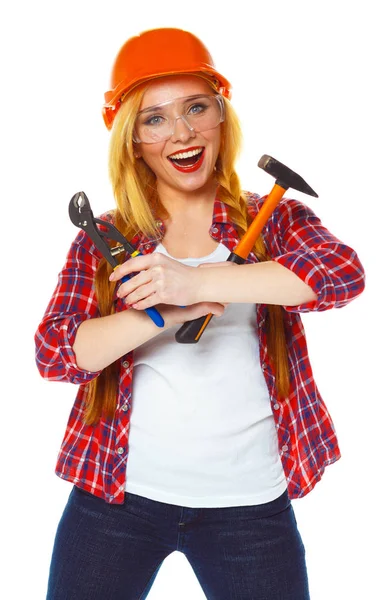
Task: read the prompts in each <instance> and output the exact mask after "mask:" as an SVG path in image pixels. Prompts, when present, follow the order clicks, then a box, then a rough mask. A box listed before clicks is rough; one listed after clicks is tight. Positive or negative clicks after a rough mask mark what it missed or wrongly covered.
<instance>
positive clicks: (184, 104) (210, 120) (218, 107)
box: [133, 94, 225, 144]
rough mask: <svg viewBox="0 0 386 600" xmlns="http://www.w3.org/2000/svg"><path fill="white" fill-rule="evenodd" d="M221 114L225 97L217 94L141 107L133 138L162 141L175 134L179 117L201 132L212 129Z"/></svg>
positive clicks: (137, 141)
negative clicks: (142, 108)
mask: <svg viewBox="0 0 386 600" xmlns="http://www.w3.org/2000/svg"><path fill="white" fill-rule="evenodd" d="M224 118H225V108H224V99H223V97H222V96H221V95H220V94H216V95H209V94H200V95H195V96H185V97H183V98H176V99H175V100H169V101H168V102H162V104H157V105H156V106H150V107H148V108H145V109H144V110H141V111H140V112H139V113H138V115H137V118H136V121H135V126H134V133H133V141H134V142H136V143H141V142H142V143H143V144H156V143H157V142H164V141H166V140H168V139H169V138H171V137H172V135H173V134H174V131H175V128H176V125H177V121H178V120H179V119H180V120H181V122H183V123H184V125H185V127H187V128H188V129H189V130H190V131H195V132H200V131H208V130H209V129H214V128H215V127H217V125H219V123H222V122H223V121H224Z"/></svg>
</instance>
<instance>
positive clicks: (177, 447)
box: [126, 243, 287, 508]
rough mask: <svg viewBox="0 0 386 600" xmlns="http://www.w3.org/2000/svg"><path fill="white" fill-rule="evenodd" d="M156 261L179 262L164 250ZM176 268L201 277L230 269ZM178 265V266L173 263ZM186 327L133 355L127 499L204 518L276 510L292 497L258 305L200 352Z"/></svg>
mask: <svg viewBox="0 0 386 600" xmlns="http://www.w3.org/2000/svg"><path fill="white" fill-rule="evenodd" d="M155 252H161V253H163V254H165V255H166V256H170V254H168V252H167V251H166V249H165V248H164V247H163V245H162V244H159V245H158V246H157V248H156V249H155ZM229 254H230V251H229V250H228V248H227V247H226V246H225V245H223V244H221V243H220V244H219V245H218V247H217V248H216V249H215V250H214V252H212V253H211V254H209V255H208V256H204V257H200V258H184V259H180V258H178V259H174V260H178V261H179V262H181V263H182V264H185V265H189V266H192V267H197V266H198V265H199V264H202V263H206V262H207V263H212V262H222V261H226V260H227V258H228V256H229ZM171 258H174V257H171ZM180 327H181V325H177V326H175V327H172V328H170V329H168V330H167V331H165V332H162V333H160V334H159V335H158V336H157V337H155V338H153V339H151V340H149V341H148V342H146V343H144V344H142V345H141V346H139V347H138V348H136V349H135V350H134V372H133V391H132V414H131V421H130V429H129V454H128V461H127V478H126V491H128V492H132V493H134V494H137V495H140V496H144V497H146V498H150V499H152V500H157V501H159V502H166V503H169V504H176V505H178V506H187V507H196V508H200V507H201V508H205V507H211V508H214V507H227V506H228V507H229V506H246V505H252V504H262V503H265V502H270V501H271V500H274V499H275V498H277V497H278V496H280V495H281V494H282V493H283V492H284V490H285V489H286V488H287V482H286V479H285V475H284V471H283V467H282V464H281V460H280V456H279V451H278V441H277V434H276V427H275V423H274V418H273V415H272V409H271V404H270V400H269V395H268V389H267V385H266V382H265V379H264V375H263V372H262V370H261V366H260V358H259V341H258V337H257V333H256V304H252V303H245V304H244V303H235V304H229V305H228V306H227V307H226V308H225V311H224V314H223V315H222V316H221V317H213V318H212V320H211V321H210V323H209V325H208V326H207V328H206V329H205V332H204V334H203V335H202V337H201V339H200V341H199V342H198V343H196V344H179V343H178V342H176V341H175V337H174V336H175V333H176V332H177V331H178V329H179V328H180Z"/></svg>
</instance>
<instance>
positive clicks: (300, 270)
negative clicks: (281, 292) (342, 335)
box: [272, 250, 336, 312]
mask: <svg viewBox="0 0 386 600" xmlns="http://www.w3.org/2000/svg"><path fill="white" fill-rule="evenodd" d="M272 260H274V261H275V262H277V263H279V264H281V265H283V267H286V268H287V269H289V270H290V271H292V272H293V273H295V275H297V276H298V277H299V278H300V279H301V280H302V281H304V283H306V284H307V285H308V286H310V288H311V289H312V290H313V292H314V293H315V294H316V295H317V299H316V300H311V301H309V302H304V303H302V304H299V305H297V306H283V308H284V309H285V310H286V311H288V312H310V311H317V310H319V311H322V310H328V309H329V308H333V306H334V304H335V301H336V293H335V289H334V283H333V281H332V279H331V276H330V274H329V272H328V268H327V267H326V265H325V264H324V263H323V262H322V261H321V260H320V258H319V257H318V255H317V253H316V252H314V251H312V250H308V252H307V253H304V252H301V251H299V252H288V253H287V254H282V255H281V256H276V257H274V258H272Z"/></svg>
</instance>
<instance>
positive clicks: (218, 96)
mask: <svg viewBox="0 0 386 600" xmlns="http://www.w3.org/2000/svg"><path fill="white" fill-rule="evenodd" d="M196 98H197V99H198V98H216V100H217V102H218V104H219V106H220V120H219V122H218V123H217V125H220V123H223V122H224V121H225V103H224V97H223V96H222V95H221V94H193V95H192V96H181V97H180V98H174V99H173V100H167V101H166V102H161V103H160V104H154V105H153V106H148V107H147V108H144V109H143V110H140V111H139V112H138V113H137V115H136V117H135V119H136V120H137V118H138V117H139V115H141V114H143V113H145V112H147V111H149V112H150V111H152V110H155V109H157V108H161V107H163V106H165V105H166V104H172V103H173V102H175V101H176V100H190V99H191V100H194V99H196ZM177 119H182V120H183V122H184V123H185V125H186V126H187V128H188V129H189V130H190V131H197V130H196V129H195V128H194V127H192V126H191V125H190V124H189V122H188V121H187V119H186V118H185V117H184V115H178V116H177V117H175V118H174V127H173V131H172V132H171V134H170V136H169V137H167V138H165V139H162V140H156V141H155V142H143V141H142V140H140V139H139V138H138V137H136V134H135V128H134V129H133V142H134V143H135V144H159V143H160V142H166V141H167V140H170V138H171V137H172V135H173V134H174V131H175V127H176V121H177ZM217 125H215V127H217ZM211 129H214V127H211ZM200 131H209V129H204V130H200ZM200 131H197V133H200Z"/></svg>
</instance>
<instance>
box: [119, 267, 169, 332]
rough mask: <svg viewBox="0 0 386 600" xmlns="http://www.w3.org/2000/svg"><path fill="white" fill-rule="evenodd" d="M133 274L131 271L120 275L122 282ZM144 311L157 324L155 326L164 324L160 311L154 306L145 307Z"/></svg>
mask: <svg viewBox="0 0 386 600" xmlns="http://www.w3.org/2000/svg"><path fill="white" fill-rule="evenodd" d="M133 275H134V273H131V274H130V275H125V276H124V277H122V283H124V282H125V281H128V280H129V279H130V278H131V277H133ZM145 312H147V314H148V315H149V317H150V318H151V320H152V321H153V322H154V323H155V324H156V325H157V327H163V326H164V325H165V321H164V320H163V318H162V315H160V313H159V312H158V310H157V309H156V308H155V307H154V306H151V307H150V308H145Z"/></svg>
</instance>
